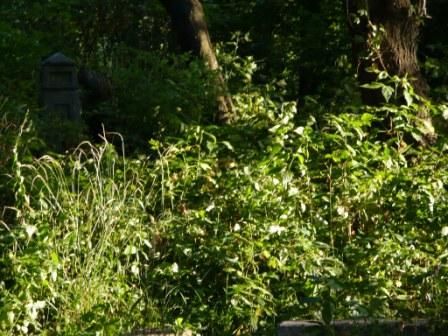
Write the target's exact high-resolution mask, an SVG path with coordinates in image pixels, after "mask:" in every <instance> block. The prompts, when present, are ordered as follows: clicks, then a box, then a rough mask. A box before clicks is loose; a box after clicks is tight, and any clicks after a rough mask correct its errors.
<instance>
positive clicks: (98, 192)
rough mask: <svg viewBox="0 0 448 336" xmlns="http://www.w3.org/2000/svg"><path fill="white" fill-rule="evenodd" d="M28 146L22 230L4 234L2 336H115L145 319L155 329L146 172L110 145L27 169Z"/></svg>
mask: <svg viewBox="0 0 448 336" xmlns="http://www.w3.org/2000/svg"><path fill="white" fill-rule="evenodd" d="M19 139H20V137H19ZM19 146H20V143H19V142H17V143H16V147H15V149H14V150H15V153H16V155H15V161H14V167H15V176H14V180H15V183H16V189H15V190H16V200H17V202H16V206H17V208H16V209H15V210H16V214H17V223H16V224H13V225H10V226H6V229H7V230H4V231H5V232H3V233H2V234H3V235H4V236H3V244H7V245H8V246H7V249H8V250H9V251H8V254H6V255H3V256H2V257H3V258H4V260H3V262H4V264H5V265H8V268H9V272H10V276H9V281H5V282H3V283H2V287H0V291H1V292H2V294H3V296H2V298H1V299H0V301H1V307H0V314H1V316H2V317H3V318H2V319H0V320H1V321H2V322H1V329H0V330H3V331H5V332H7V333H10V334H14V335H19V334H22V333H23V334H28V333H32V334H34V333H39V332H41V331H42V330H46V331H51V332H52V333H54V332H56V333H58V334H59V333H60V334H74V335H75V334H76V335H80V334H84V333H89V334H90V333H96V332H99V333H100V334H101V333H106V334H111V330H114V332H113V334H116V333H118V332H119V331H120V330H127V329H129V328H131V327H132V326H133V324H138V323H139V320H140V319H142V318H143V316H145V319H147V320H148V319H149V320H150V321H155V322H156V321H157V320H158V316H157V312H156V311H155V310H153V307H151V306H148V305H147V304H146V305H145V304H143V303H147V302H148V301H147V300H142V295H143V291H142V288H141V282H140V273H141V270H140V268H139V267H140V266H139V265H140V260H139V259H140V258H144V257H145V256H148V254H149V253H150V251H151V226H150V223H149V221H148V213H147V211H146V209H145V203H144V202H143V201H142V200H145V198H147V197H148V195H149V194H150V192H149V194H148V191H147V190H145V188H146V182H147V181H148V178H147V176H145V177H144V176H143V171H142V170H141V168H140V167H141V166H138V165H131V164H127V161H126V159H125V158H124V155H122V156H118V155H117V154H116V152H115V150H114V149H113V146H112V145H110V144H109V143H108V142H107V141H105V142H104V143H103V144H101V145H100V146H97V147H96V146H93V145H92V144H90V143H87V142H85V143H82V144H81V145H80V146H79V147H78V148H77V149H76V150H75V151H74V152H73V153H72V154H71V155H69V156H67V157H65V158H64V159H61V158H57V157H51V156H48V155H46V156H43V157H41V158H39V159H36V160H33V161H32V164H22V163H21V162H20V160H19V156H18V154H17V152H18V151H19ZM5 259H6V260H5ZM18 298H20V300H18ZM24 303H25V304H24ZM131 315H132V318H129V316H131ZM131 321H132V322H131ZM52 325H53V327H52ZM42 328H44V329H42Z"/></svg>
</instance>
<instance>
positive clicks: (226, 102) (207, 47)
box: [160, 0, 233, 123]
mask: <svg viewBox="0 0 448 336" xmlns="http://www.w3.org/2000/svg"><path fill="white" fill-rule="evenodd" d="M160 2H161V3H162V4H163V6H164V7H165V8H166V10H167V12H168V14H169V16H170V18H171V24H172V27H173V30H174V31H175V32H176V34H177V37H178V40H179V45H180V46H181V48H182V50H183V51H185V52H191V53H192V54H193V55H195V56H197V57H201V58H202V59H204V61H205V62H206V64H207V66H208V67H209V68H210V70H212V71H215V72H216V73H217V83H216V84H217V86H218V90H219V91H220V94H219V96H218V98H217V100H218V112H217V113H216V119H217V121H218V122H220V123H228V122H229V121H230V119H231V117H232V114H233V105H232V100H231V98H230V96H229V95H228V94H227V86H226V83H225V81H224V78H223V77H222V75H221V74H220V73H219V64H218V60H217V59H216V55H215V52H214V50H213V46H212V43H211V40H210V35H209V33H208V28H207V23H206V21H205V15H204V9H203V7H202V4H201V2H200V1H199V0H160Z"/></svg>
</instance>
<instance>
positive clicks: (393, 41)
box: [346, 0, 436, 145]
mask: <svg viewBox="0 0 448 336" xmlns="http://www.w3.org/2000/svg"><path fill="white" fill-rule="evenodd" d="M346 3H347V12H348V15H349V28H350V31H351V34H352V49H353V56H354V60H355V65H356V68H357V73H358V80H359V82H360V84H361V85H362V84H367V83H371V82H373V81H375V80H376V74H375V73H372V72H370V71H369V68H371V67H374V68H377V69H378V70H385V71H387V72H388V73H389V74H390V75H398V76H405V75H407V76H408V78H409V79H410V82H411V83H412V85H413V87H414V91H415V93H417V94H418V95H420V96H423V97H426V96H427V95H428V93H429V86H428V84H427V83H426V80H425V78H424V77H423V76H422V73H421V71H420V68H419V64H418V59H417V48H418V39H419V32H420V27H421V26H422V24H423V21H424V19H425V18H426V17H427V13H426V0H346ZM380 28H382V29H383V31H381V30H380ZM361 96H362V100H363V103H364V104H367V105H381V104H383V103H385V99H384V97H383V95H382V93H381V90H372V89H363V88H361ZM417 117H419V119H420V121H421V122H420V123H419V124H421V127H419V128H420V129H421V130H422V132H423V135H424V137H423V138H422V139H421V140H420V141H419V143H420V144H424V145H426V144H430V143H433V142H434V141H435V139H436V134H435V131H434V128H433V126H432V119H431V116H430V114H429V112H428V110H427V108H426V107H424V106H423V105H422V106H420V109H419V112H418V115H417Z"/></svg>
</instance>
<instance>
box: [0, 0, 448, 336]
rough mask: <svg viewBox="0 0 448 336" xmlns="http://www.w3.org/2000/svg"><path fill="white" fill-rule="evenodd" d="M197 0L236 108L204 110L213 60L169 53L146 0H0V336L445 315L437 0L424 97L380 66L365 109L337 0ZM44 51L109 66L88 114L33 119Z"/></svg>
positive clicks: (442, 78) (236, 331) (216, 329)
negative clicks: (106, 87)
mask: <svg viewBox="0 0 448 336" xmlns="http://www.w3.org/2000/svg"><path fill="white" fill-rule="evenodd" d="M204 3H205V9H206V12H207V15H208V20H209V24H210V32H211V35H212V38H213V39H214V41H215V42H216V45H217V49H218V58H219V60H220V62H221V65H222V67H223V73H224V77H225V78H226V80H227V81H228V84H229V88H230V90H231V92H232V98H233V101H234V104H235V111H236V118H235V119H236V120H235V122H234V123H233V124H231V125H225V126H216V125H214V124H213V115H214V114H215V111H214V109H215V97H216V95H217V94H218V92H216V89H215V88H214V87H213V84H212V83H213V82H214V76H215V74H213V73H209V72H208V71H207V70H206V69H205V67H204V66H203V64H202V63H201V62H200V61H198V60H193V59H191V57H190V55H179V54H177V51H178V50H177V48H176V45H175V39H174V38H173V37H172V36H171V33H170V31H169V26H168V19H167V16H166V14H165V13H164V12H163V9H162V8H161V6H160V5H159V4H158V3H157V2H153V1H132V3H131V2H130V1H125V0H108V1H100V0H95V1H90V2H85V1H81V0H71V1H67V0H64V1H62V0H57V1H55V0H53V1H49V0H41V1H37V0H32V1H31V0H26V1H20V0H13V1H10V3H9V4H0V52H1V55H2V56H1V67H0V78H1V79H2V81H0V90H1V91H0V92H1V96H0V174H1V175H0V335H38V334H39V335H121V334H125V333H127V332H130V331H131V330H135V329H138V328H163V327H165V326H169V327H171V328H174V329H176V330H186V329H190V330H192V331H193V332H194V333H197V334H201V335H273V334H275V328H276V325H277V324H278V323H279V322H280V321H282V320H286V319H294V318H301V319H315V320H319V321H322V323H324V324H327V323H329V322H330V321H331V320H333V319H338V318H339V319H342V318H364V317H375V318H399V319H413V318H428V319H431V320H438V321H446V320H447V319H448V316H447V312H448V300H447V297H448V296H447V294H448V263H447V259H448V222H447V219H448V171H447V170H446V167H447V166H448V156H447V151H448V142H447V127H446V122H447V121H446V120H447V119H448V107H447V106H446V105H445V104H444V99H446V94H447V92H448V91H447V89H446V88H447V86H446V79H447V74H448V68H447V67H446V64H445V63H446V62H445V60H446V56H447V55H446V50H447V48H448V41H447V40H446V37H445V35H444V30H443V29H442V28H441V25H443V24H444V23H443V22H442V21H443V20H444V16H443V15H442V14H443V11H442V9H443V8H445V7H446V5H445V4H444V2H443V1H436V0H433V1H432V2H431V6H434V7H430V10H431V11H432V12H431V14H432V15H433V16H434V17H433V21H434V23H433V24H432V25H431V22H429V23H428V25H427V27H426V28H425V31H424V35H423V38H422V46H421V53H422V55H421V56H422V68H423V69H424V71H425V74H426V76H427V78H428V82H429V83H430V85H431V90H432V91H431V94H432V96H431V98H423V97H419V96H417V95H415V94H414V91H413V88H412V87H411V86H410V84H409V82H408V80H407V79H406V78H398V77H395V76H390V75H388V74H386V73H379V74H378V75H379V76H378V81H377V82H375V83H372V84H371V85H370V87H371V88H374V89H378V88H379V89H381V91H382V93H383V94H384V96H385V97H386V98H387V99H386V100H387V101H388V103H386V104H384V105H382V106H376V107H372V106H364V105H362V104H361V103H360V99H359V90H358V88H357V85H356V80H355V77H354V74H353V72H354V69H353V68H352V66H351V62H350V52H351V51H350V41H349V36H348V35H347V32H346V29H345V12H344V10H345V9H344V8H343V6H342V3H341V4H335V3H334V2H333V1H329V0H328V1H326V0H325V1H320V2H316V1H302V2H298V1H267V0H266V1H245V2H241V1H211V0H210V1H205V2H204ZM261 17H263V18H267V19H266V20H261V19H260V18H261ZM54 50H62V51H63V52H64V53H66V54H67V55H69V56H70V57H72V58H73V59H75V60H76V61H77V62H78V63H79V64H83V65H87V66H89V67H94V68H95V69H98V70H101V71H103V72H104V73H107V74H108V76H109V77H110V78H111V79H112V81H113V83H114V97H113V99H112V100H111V101H108V102H105V103H103V104H101V105H98V106H96V107H95V108H91V109H86V110H85V111H83V118H84V123H83V124H82V125H79V124H72V123H70V122H66V123H63V124H61V123H52V121H51V120H45V119H44V120H43V119H42V117H39V116H41V115H42V113H40V112H41V111H40V109H39V107H38V105H37V94H36V91H37V90H36V86H35V83H36V80H37V77H38V65H39V61H40V59H41V57H44V56H45V55H48V54H49V53H51V52H52V51H54ZM422 109H424V110H425V111H427V112H428V113H430V114H431V116H432V117H433V120H434V125H435V127H436V131H437V133H438V138H437V141H435V143H434V144H432V145H426V146H425V145H420V144H421V141H422V139H424V137H425V132H426V129H427V125H425V122H424V120H422V119H420V118H419V117H418V115H419V113H420V112H421V110H422ZM98 120H100V121H101V122H102V123H104V125H105V132H104V133H103V134H102V136H101V138H100V139H98V136H97V135H96V134H92V133H93V132H92V129H94V130H97V128H98V124H95V122H98ZM55 143H57V144H58V146H54V145H55ZM60 144H63V145H64V146H65V147H66V148H65V150H64V151H60V150H59V149H60ZM58 150H59V151H58Z"/></svg>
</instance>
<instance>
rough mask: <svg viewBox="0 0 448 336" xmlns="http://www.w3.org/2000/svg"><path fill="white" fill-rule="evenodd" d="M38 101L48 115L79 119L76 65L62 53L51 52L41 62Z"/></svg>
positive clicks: (79, 106) (79, 103)
mask: <svg viewBox="0 0 448 336" xmlns="http://www.w3.org/2000/svg"><path fill="white" fill-rule="evenodd" d="M40 101H41V104H42V106H43V107H44V109H45V111H46V112H47V113H48V115H49V116H54V117H56V118H58V117H59V118H66V119H69V120H73V121H76V120H79V119H80V116H81V99H80V93H79V85H78V75H77V70H76V65H75V62H73V61H72V60H71V59H70V58H68V57H66V56H65V55H64V54H62V53H55V54H52V55H51V56H49V57H48V58H47V59H45V60H43V61H42V63H41V72H40Z"/></svg>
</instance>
